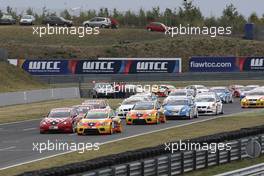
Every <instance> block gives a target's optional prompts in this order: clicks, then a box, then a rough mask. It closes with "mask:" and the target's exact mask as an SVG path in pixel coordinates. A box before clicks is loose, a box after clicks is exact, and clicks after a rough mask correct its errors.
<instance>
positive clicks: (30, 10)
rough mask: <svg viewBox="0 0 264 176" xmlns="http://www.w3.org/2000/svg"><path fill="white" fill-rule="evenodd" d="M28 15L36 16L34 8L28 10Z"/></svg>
mask: <svg viewBox="0 0 264 176" xmlns="http://www.w3.org/2000/svg"><path fill="white" fill-rule="evenodd" d="M26 14H27V15H33V14H34V12H33V9H32V8H28V9H27V10H26Z"/></svg>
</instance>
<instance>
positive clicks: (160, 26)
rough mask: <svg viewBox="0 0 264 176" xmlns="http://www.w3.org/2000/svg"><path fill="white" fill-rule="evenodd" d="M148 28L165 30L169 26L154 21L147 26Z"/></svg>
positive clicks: (157, 30)
mask: <svg viewBox="0 0 264 176" xmlns="http://www.w3.org/2000/svg"><path fill="white" fill-rule="evenodd" d="M146 29H147V30H148V31H156V32H165V31H166V29H167V26H166V25H165V24H163V23H159V22H152V23H150V24H148V25H147V26H146Z"/></svg>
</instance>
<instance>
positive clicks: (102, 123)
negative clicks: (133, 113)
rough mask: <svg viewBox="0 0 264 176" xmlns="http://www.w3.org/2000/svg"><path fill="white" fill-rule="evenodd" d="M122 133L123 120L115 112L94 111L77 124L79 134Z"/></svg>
mask: <svg viewBox="0 0 264 176" xmlns="http://www.w3.org/2000/svg"><path fill="white" fill-rule="evenodd" d="M121 132H122V123H121V119H120V118H119V117H117V116H115V113H114V111H108V110H103V109H92V110H90V111H89V112H87V114H86V115H85V117H84V118H83V119H82V120H80V122H79V123H78V124H77V134H78V135H85V134H110V135H111V134H113V133H121Z"/></svg>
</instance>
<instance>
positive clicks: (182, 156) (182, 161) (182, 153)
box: [181, 152, 184, 174]
mask: <svg viewBox="0 0 264 176" xmlns="http://www.w3.org/2000/svg"><path fill="white" fill-rule="evenodd" d="M183 173H184V152H181V174H183Z"/></svg>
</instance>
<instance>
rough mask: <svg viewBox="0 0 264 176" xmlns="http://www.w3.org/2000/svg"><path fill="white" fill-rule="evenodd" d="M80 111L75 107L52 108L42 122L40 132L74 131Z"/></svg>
mask: <svg viewBox="0 0 264 176" xmlns="http://www.w3.org/2000/svg"><path fill="white" fill-rule="evenodd" d="M77 116H78V112H77V111H76V109H75V108H56V109H52V110H51V111H50V112H49V114H48V115H47V117H45V118H44V119H43V120H42V121H41V122H40V129H39V130H40V133H41V134H42V133H45V132H64V133H74V132H75V129H76V125H77V123H76V120H77Z"/></svg>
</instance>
